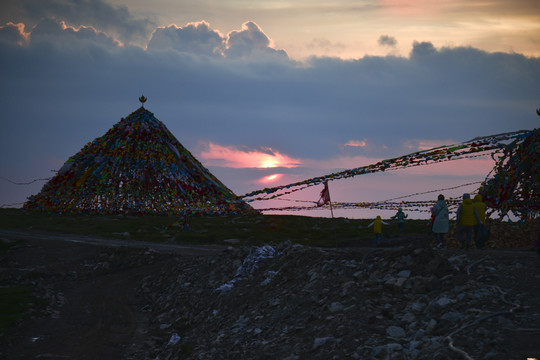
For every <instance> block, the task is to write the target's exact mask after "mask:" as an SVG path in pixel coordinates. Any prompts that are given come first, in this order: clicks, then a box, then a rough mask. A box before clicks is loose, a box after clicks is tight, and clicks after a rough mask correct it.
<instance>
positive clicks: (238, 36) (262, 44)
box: [224, 21, 288, 59]
mask: <svg viewBox="0 0 540 360" xmlns="http://www.w3.org/2000/svg"><path fill="white" fill-rule="evenodd" d="M224 54H225V56H227V57H230V58H250V57H256V58H260V59H264V58H270V59H272V58H274V59H277V58H281V59H287V58H288V56H287V53H286V52H285V51H283V50H276V49H274V47H273V43H272V41H271V40H270V38H269V37H268V36H266V34H265V33H264V32H263V31H262V30H261V28H260V27H259V26H258V25H257V24H255V23H254V22H253V21H247V22H245V23H243V24H242V29H241V30H234V31H231V32H230V33H229V34H228V35H227V47H226V49H225V51H224Z"/></svg>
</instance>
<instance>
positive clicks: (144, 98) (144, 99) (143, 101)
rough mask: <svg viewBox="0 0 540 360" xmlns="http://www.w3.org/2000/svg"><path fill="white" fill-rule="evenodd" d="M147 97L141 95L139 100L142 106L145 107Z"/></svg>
mask: <svg viewBox="0 0 540 360" xmlns="http://www.w3.org/2000/svg"><path fill="white" fill-rule="evenodd" d="M146 100H147V99H146V97H145V96H144V95H141V97H140V98H139V101H140V102H141V107H143V108H144V103H145V102H146Z"/></svg>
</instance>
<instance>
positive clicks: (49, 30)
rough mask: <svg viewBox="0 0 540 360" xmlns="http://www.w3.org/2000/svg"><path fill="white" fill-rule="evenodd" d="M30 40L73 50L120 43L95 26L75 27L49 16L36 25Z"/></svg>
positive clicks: (109, 46) (113, 45)
mask: <svg viewBox="0 0 540 360" xmlns="http://www.w3.org/2000/svg"><path fill="white" fill-rule="evenodd" d="M30 41H31V42H32V43H34V44H35V43H40V42H47V43H50V44H52V45H54V46H63V47H66V48H71V49H72V50H73V48H75V49H76V50H79V49H80V48H81V47H85V46H88V45H89V44H94V45H101V46H104V47H106V48H109V49H110V48H114V47H118V46H119V45H120V44H119V43H118V41H117V40H115V39H113V38H111V37H110V36H108V35H107V34H105V33H103V32H100V31H97V30H96V29H94V28H93V27H88V26H79V27H77V28H75V27H71V26H67V25H66V24H65V23H64V22H63V21H60V22H59V21H56V20H53V19H49V18H47V19H43V20H42V21H40V22H39V23H38V24H37V25H36V26H35V27H34V29H33V30H32V32H31V34H30Z"/></svg>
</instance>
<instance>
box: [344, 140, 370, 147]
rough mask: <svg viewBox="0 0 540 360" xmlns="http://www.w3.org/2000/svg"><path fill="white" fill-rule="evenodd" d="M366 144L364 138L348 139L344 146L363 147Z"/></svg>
mask: <svg viewBox="0 0 540 360" xmlns="http://www.w3.org/2000/svg"><path fill="white" fill-rule="evenodd" d="M366 145H367V142H366V140H349V141H348V142H347V143H346V144H345V146H353V147H365V146H366Z"/></svg>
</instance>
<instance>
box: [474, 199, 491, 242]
mask: <svg viewBox="0 0 540 360" xmlns="http://www.w3.org/2000/svg"><path fill="white" fill-rule="evenodd" d="M473 205H474V210H475V211H476V214H477V215H478V219H477V222H476V225H474V244H475V245H476V248H477V249H483V248H484V246H485V245H486V241H487V237H488V236H489V232H488V230H487V228H486V204H485V203H484V202H483V201H482V195H480V194H477V195H476V196H475V197H474V200H473Z"/></svg>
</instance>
